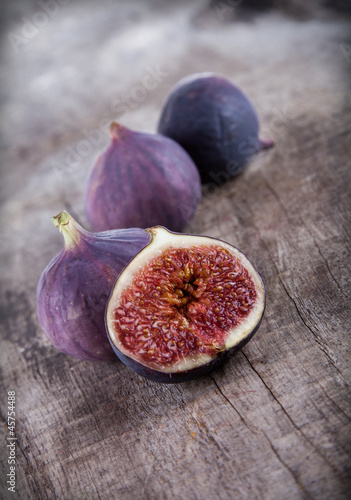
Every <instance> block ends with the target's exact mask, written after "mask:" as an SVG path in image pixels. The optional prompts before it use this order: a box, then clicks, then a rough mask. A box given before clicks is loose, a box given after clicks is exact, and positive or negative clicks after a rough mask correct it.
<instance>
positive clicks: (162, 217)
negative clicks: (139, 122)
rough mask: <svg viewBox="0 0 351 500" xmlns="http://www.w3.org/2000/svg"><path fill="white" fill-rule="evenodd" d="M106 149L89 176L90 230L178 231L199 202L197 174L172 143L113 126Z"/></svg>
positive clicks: (160, 137) (185, 155)
mask: <svg viewBox="0 0 351 500" xmlns="http://www.w3.org/2000/svg"><path fill="white" fill-rule="evenodd" d="M110 135H111V144H110V146H109V147H108V148H107V150H105V151H104V152H103V153H102V154H101V155H100V157H99V158H98V159H97V161H96V163H95V164H94V166H93V169H92V171H91V174H90V177H89V180H88V184H87V189H86V196H85V210H86V215H87V218H88V220H89V222H90V224H91V226H92V227H93V229H94V230H95V231H103V230H106V229H116V228H123V227H141V228H147V227H150V226H154V225H163V226H167V227H169V228H170V229H172V230H174V231H181V230H182V229H183V228H184V227H185V225H186V224H187V223H188V222H189V220H190V219H191V218H192V216H193V215H194V213H195V211H196V208H197V205H198V203H199V201H200V198H201V182H200V176H199V172H198V170H197V168H196V166H195V164H194V163H193V161H192V159H191V158H190V156H189V155H188V154H187V153H186V151H184V149H183V148H182V147H181V146H180V145H179V144H178V143H176V142H175V141H173V140H172V139H169V138H168V137H164V136H163V135H159V134H152V133H144V132H135V131H132V130H130V129H128V128H126V127H123V126H122V125H120V124H118V123H116V122H113V123H112V124H111V128H110Z"/></svg>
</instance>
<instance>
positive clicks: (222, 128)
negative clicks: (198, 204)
mask: <svg viewBox="0 0 351 500" xmlns="http://www.w3.org/2000/svg"><path fill="white" fill-rule="evenodd" d="M158 132H159V133H160V134H163V135H165V136H167V137H170V138H172V139H174V140H175V141H177V142H178V143H179V144H180V145H181V146H182V147H183V148H184V149H185V150H186V151H187V152H188V153H189V155H190V156H191V157H192V159H193V160H194V162H195V164H196V166H197V167H198V169H199V172H200V175H201V181H202V183H203V184H208V183H215V184H218V185H220V184H222V183H223V182H225V181H227V180H229V179H230V178H232V177H234V176H236V175H238V174H239V173H240V172H242V171H243V170H244V168H245V166H246V164H247V162H248V161H249V160H250V158H251V157H252V156H253V155H254V154H256V153H257V152H258V151H260V150H261V149H267V148H269V147H271V146H273V145H274V142H273V141H272V140H271V139H265V140H261V139H260V138H259V136H258V133H259V122H258V117H257V114H256V111H255V109H254V107H253V105H252V103H251V102H250V101H249V99H248V98H247V97H246V96H245V95H244V93H243V92H242V91H241V90H240V89H239V88H238V87H236V86H235V85H233V84H232V83H231V82H230V81H229V80H227V79H226V78H223V77H221V76H218V75H215V74H213V73H196V74H194V75H190V76H189V77H186V78H184V79H182V80H180V81H179V82H178V84H177V85H176V86H175V87H174V88H173V90H172V91H171V93H170V94H169V96H168V98H167V100H166V102H165V103H164V105H163V108H162V112H161V116H160V120H159V124H158Z"/></svg>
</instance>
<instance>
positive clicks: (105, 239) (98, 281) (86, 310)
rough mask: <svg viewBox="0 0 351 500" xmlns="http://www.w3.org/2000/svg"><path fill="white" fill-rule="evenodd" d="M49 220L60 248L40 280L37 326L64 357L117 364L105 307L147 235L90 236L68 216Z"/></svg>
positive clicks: (136, 231)
mask: <svg viewBox="0 0 351 500" xmlns="http://www.w3.org/2000/svg"><path fill="white" fill-rule="evenodd" d="M52 221H53V222H54V224H55V226H56V227H58V228H59V229H60V231H61V233H62V234H63V236H64V240H65V246H64V248H63V250H62V251H61V253H59V254H58V255H57V256H56V257H55V258H54V259H52V261H51V262H50V263H49V265H48V266H47V267H46V268H45V270H44V271H43V273H42V275H41V277H40V279H39V282H38V286H37V314H38V319H39V323H40V325H41V327H42V328H43V330H44V332H45V333H46V335H47V337H48V339H49V340H50V341H51V342H52V344H53V345H54V346H55V347H56V348H57V349H59V350H60V351H62V352H65V353H66V354H70V355H71V356H74V357H76V358H80V359H85V360H89V361H98V360H108V359H116V356H115V354H114V352H113V350H112V349H111V346H110V344H109V341H108V338H107V335H106V329H105V324H104V314H105V308H106V303H107V300H108V297H109V294H110V292H111V290H112V287H113V284H114V282H115V280H116V278H117V277H118V276H119V274H120V272H121V271H122V269H123V268H124V266H126V264H128V262H129V261H130V260H131V259H132V258H133V257H134V256H135V255H136V254H137V253H138V252H139V250H141V249H142V248H143V247H144V246H145V245H146V244H147V243H148V242H149V241H150V235H149V234H148V233H147V232H146V231H145V230H144V229H137V228H131V229H123V230H122V229H120V230H114V231H105V232H101V233H95V234H94V233H89V232H88V231H85V230H84V229H83V228H82V227H81V226H80V225H79V224H78V223H77V222H76V221H75V220H74V219H73V218H72V217H71V216H70V215H69V214H68V213H67V212H61V213H60V214H59V215H57V216H56V217H53V218H52Z"/></svg>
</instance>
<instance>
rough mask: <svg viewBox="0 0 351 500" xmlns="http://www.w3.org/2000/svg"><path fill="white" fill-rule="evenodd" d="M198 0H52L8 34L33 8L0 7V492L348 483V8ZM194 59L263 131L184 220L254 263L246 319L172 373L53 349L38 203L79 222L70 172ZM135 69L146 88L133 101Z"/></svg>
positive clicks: (72, 494) (315, 489)
mask: <svg viewBox="0 0 351 500" xmlns="http://www.w3.org/2000/svg"><path fill="white" fill-rule="evenodd" d="M209 4H210V2H207V3H206V2H202V1H200V0H192V1H190V2H189V1H187V2H185V1H184V2H183V1H182V2H174V3H167V2H166V3H165V4H163V3H160V2H156V1H153V2H152V1H150V2H147V3H144V2H142V1H139V2H137V1H135V2H119V3H116V2H112V1H110V2H109V1H107V0H105V1H104V2H100V3H97V2H96V3H95V2H85V3H83V2H81V3H79V2H73V1H71V2H66V4H64V3H62V5H61V4H60V7H59V8H58V10H57V12H56V14H55V15H52V16H51V17H50V18H49V16H48V21H47V24H46V25H45V26H43V27H42V28H40V29H38V30H37V33H36V34H35V35H33V36H32V37H30V38H28V39H27V41H26V42H25V43H22V44H21V45H19V46H18V47H17V48H18V51H16V50H15V49H14V47H13V46H12V45H11V44H10V42H9V36H8V35H9V33H17V34H21V33H22V31H21V30H23V18H25V19H29V21H33V20H38V19H40V18H39V17H38V16H37V17H33V16H35V15H36V14H37V13H38V12H39V11H40V7H39V6H38V4H36V3H35V2H33V3H31V2H24V1H23V2H17V3H16V2H14V3H11V6H9V7H7V10H6V15H7V17H6V29H5V30H4V36H3V56H2V57H3V64H4V68H5V72H3V75H2V77H1V79H2V82H3V83H4V92H3V104H2V111H3V113H2V114H3V116H5V117H6V120H3V121H2V124H1V134H2V152H3V154H2V200H3V201H2V208H1V227H0V238H1V243H2V245H1V246H2V252H1V277H0V279H1V306H0V307H1V309H0V310H1V320H2V326H1V328H2V330H1V332H2V333H1V335H2V336H1V395H2V396H1V418H2V423H3V425H2V427H1V449H2V454H3V460H2V462H1V469H0V470H1V477H2V482H1V483H2V484H1V486H2V497H1V498H4V499H7V498H21V500H27V499H28V500H29V499H30V500H31V499H50V500H51V499H65V500H78V499H89V500H95V499H105V498H116V499H121V500H134V499H136V498H137V499H157V500H159V499H160V500H163V499H167V500H168V499H175V498H176V499H198V500H204V499H206V500H207V499H209V500H212V499H213V500H217V499H220V500H227V499H228V500H229V499H236V500H241V499H259V500H270V499H284V500H295V499H326V500H330V499H345V500H346V499H347V498H350V491H351V481H350V477H351V474H350V463H351V461H350V454H351V449H350V448H351V447H350V441H351V439H350V437H351V436H350V430H351V422H350V420H351V404H350V381H351V364H350V359H351V343H350V338H349V337H350V326H351V312H350V311H351V308H350V298H351V286H350V274H351V269H350V268H351V258H350V257H351V247H350V241H351V233H350V227H351V220H350V219H351V206H350V205H351V203H350V199H351V164H350V158H351V140H350V138H351V113H350V111H351V99H350V69H351V60H350V58H349V57H348V52H347V47H351V40H350V39H349V37H348V33H349V28H350V22H349V20H348V19H347V17H345V15H343V16H339V15H338V14H337V13H335V12H332V11H327V10H323V9H322V7H320V6H319V2H316V4H315V9H312V11H313V12H311V11H308V13H305V14H306V15H305V16H304V18H303V20H301V19H300V18H298V17H294V16H292V15H291V9H290V14H289V15H288V14H284V12H283V11H282V9H281V8H280V9H279V8H278V9H277V10H268V11H265V12H264V13H256V14H253V13H251V14H250V15H249V14H248V13H247V12H246V13H245V15H244V16H241V15H240V10H239V7H238V6H237V5H236V4H237V2H222V4H223V5H221V6H220V5H219V3H218V2H217V8H216V2H212V8H211V9H210V8H208V6H209ZM224 4H225V5H224ZM57 5H58V2H57ZM218 7H221V9H219V8H218ZM306 16H307V17H306ZM42 19H43V18H42ZM208 70H210V71H215V72H219V73H221V74H224V75H225V76H227V77H228V78H230V79H231V80H232V81H233V82H235V83H237V84H238V85H239V86H241V87H242V88H243V89H244V91H245V92H246V93H247V95H248V96H249V97H250V98H251V100H252V101H253V103H254V104H255V106H256V108H257V110H258V113H259V116H260V121H261V129H262V135H263V136H270V137H273V138H274V139H275V141H276V146H275V148H273V149H271V150H267V151H264V152H261V153H260V154H258V155H257V156H256V157H255V158H254V159H253V160H252V161H251V162H250V164H249V165H248V166H247V168H246V170H245V171H244V172H243V173H242V174H241V175H240V176H238V177H237V178H235V179H233V180H231V181H229V182H226V183H225V184H224V185H222V186H220V187H219V186H217V185H216V183H215V182H214V183H213V185H211V186H209V187H207V188H204V190H203V197H202V201H201V204H200V206H199V209H198V211H197V213H196V216H195V218H194V219H193V220H192V221H191V223H190V224H189V227H188V228H187V231H191V232H194V233H199V234H206V235H210V236H215V237H219V238H222V239H224V240H226V241H228V242H230V243H232V244H234V245H236V246H237V247H239V248H240V249H241V250H242V251H243V252H244V253H246V254H247V256H248V257H249V258H250V259H251V260H252V261H253V262H254V264H255V266H256V267H257V269H258V270H259V271H260V273H261V274H262V276H263V279H264V282H265V285H266V289H267V309H266V312H265V316H264V320H263V322H262V325H261V327H260V329H259V331H258V333H257V334H256V335H255V337H254V338H253V339H252V341H251V342H250V343H249V344H247V346H246V347H245V348H244V349H243V350H242V351H241V352H240V353H239V354H237V355H236V356H235V357H234V358H233V359H231V360H230V361H228V362H227V363H226V365H225V366H223V367H222V368H221V369H219V370H217V371H215V372H213V373H212V374H211V375H209V376H206V377H203V378H201V379H198V380H195V381H192V382H187V383H184V384H179V385H174V386H169V385H162V384H157V383H154V382H151V381H147V380H143V379H141V378H140V377H139V376H137V375H135V374H133V373H132V372H130V371H129V370H128V369H127V368H126V367H124V366H123V365H122V364H120V363H119V362H118V361H116V362H106V363H105V362H104V363H88V362H84V361H79V360H76V359H73V358H70V357H68V356H66V355H64V354H61V353H59V352H58V351H56V350H55V348H53V347H52V346H51V345H50V344H49V342H48V341H47V340H46V338H45V337H44V334H43V332H42V331H41V329H40V326H39V324H38V321H37V318H36V298H35V290H36V284H37V281H38V278H39V276H40V273H41V271H42V270H43V268H44V267H45V266H46V264H47V263H48V262H49V260H50V259H51V258H52V257H53V256H54V255H55V254H56V253H58V252H59V251H60V249H61V247H62V244H63V242H62V237H61V235H60V234H59V233H58V232H57V230H56V229H55V228H54V227H53V225H52V224H51V223H50V217H51V216H53V215H54V214H56V213H57V212H59V211H60V210H62V209H68V210H69V211H70V212H71V213H72V215H74V216H75V217H77V219H78V220H79V221H80V222H81V223H82V224H83V225H84V226H85V227H87V228H88V224H87V221H86V218H85V215H84V210H83V194H84V187H85V183H86V180H87V176H88V171H89V169H90V167H91V164H92V162H93V160H94V158H95V156H96V155H97V154H98V152H99V151H100V150H101V149H102V148H103V147H104V146H105V145H106V144H107V142H108V135H107V133H106V123H108V121H110V120H112V119H115V118H117V119H119V120H121V122H122V123H124V124H125V125H127V126H130V127H132V128H135V129H140V130H155V128H156V125H157V120H158V116H159V112H160V107H161V105H162V102H163V100H164V98H165V96H166V95H167V93H168V92H169V90H170V88H171V87H172V85H173V84H174V83H175V82H176V81H178V80H179V79H180V78H181V77H182V76H185V75H187V74H189V73H192V72H195V71H208ZM150 71H151V72H153V74H155V72H156V75H158V76H157V79H158V81H157V86H156V87H155V88H154V89H150V90H147V92H145V93H144V94H145V95H144V94H143V95H144V97H143V99H142V100H140V102H137V101H135V99H133V95H137V94H133V89H136V88H140V87H141V86H142V82H143V78H144V77H145V75H146V74H150ZM123 102H124V108H123V109H124V111H123V112H122V110H121V108H120V105H121V103H123ZM126 103H127V104H126ZM117 115H118V116H117ZM104 124H105V127H104ZM82 141H88V144H90V148H89V147H88V149H87V146H86V143H85V146H86V149H84V147H83V145H82ZM88 150H89V151H88ZM87 151H88V152H87ZM222 175H223V176H225V175H226V174H225V172H223V173H222ZM10 390H14V391H16V436H17V441H16V491H17V493H16V494H15V495H13V494H12V493H11V492H9V491H8V490H7V485H6V480H7V476H6V475H7V474H8V472H9V465H8V463H7V458H8V450H7V449H6V443H7V437H8V429H7V392H8V391H10Z"/></svg>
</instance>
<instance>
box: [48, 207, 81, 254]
mask: <svg viewBox="0 0 351 500" xmlns="http://www.w3.org/2000/svg"><path fill="white" fill-rule="evenodd" d="M51 220H52V222H53V224H54V225H55V226H56V227H57V228H58V229H59V230H60V232H61V233H62V235H63V237H64V240H65V249H66V250H69V249H70V248H73V247H75V246H77V245H78V243H79V241H80V239H81V236H82V233H84V229H83V228H82V227H81V226H80V225H79V224H78V223H77V222H76V221H75V220H74V219H73V217H71V216H70V214H69V213H68V212H65V211H63V212H60V213H59V214H58V215H55V216H54V217H52V218H51Z"/></svg>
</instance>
